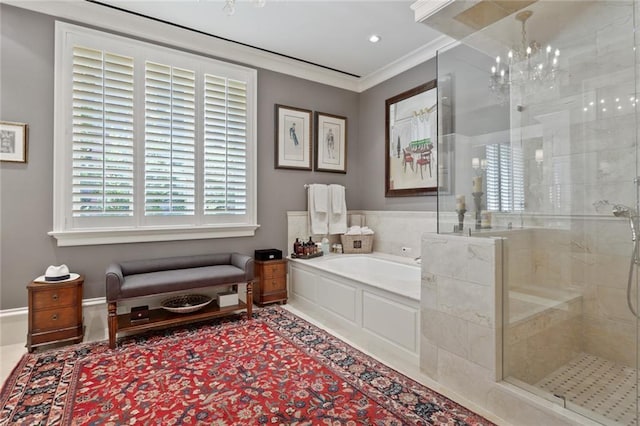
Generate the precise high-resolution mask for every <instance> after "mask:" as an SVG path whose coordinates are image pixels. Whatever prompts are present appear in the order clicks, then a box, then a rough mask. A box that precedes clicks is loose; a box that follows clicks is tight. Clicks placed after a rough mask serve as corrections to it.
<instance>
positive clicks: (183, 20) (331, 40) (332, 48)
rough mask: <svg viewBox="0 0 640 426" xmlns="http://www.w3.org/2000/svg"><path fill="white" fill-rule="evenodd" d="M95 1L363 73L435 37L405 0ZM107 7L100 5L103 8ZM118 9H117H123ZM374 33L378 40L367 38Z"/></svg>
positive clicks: (438, 35)
mask: <svg viewBox="0 0 640 426" xmlns="http://www.w3.org/2000/svg"><path fill="white" fill-rule="evenodd" d="M96 3H102V4H104V5H109V6H113V7H117V8H121V9H123V10H126V11H130V12H135V13H138V14H142V15H145V16H148V17H151V18H156V19H159V20H163V21H167V22H171V23H174V24H177V25H181V26H184V27H188V28H191V29H195V30H198V31H201V32H204V33H207V34H211V35H215V36H218V37H222V38H226V39H229V40H233V41H236V42H240V43H244V44H246V45H250V46H253V47H257V48H261V49H265V50H267V51H271V52H275V53H278V54H280V55H285V56H288V57H292V58H296V59H299V60H302V61H307V62H310V63H313V64H316V65H320V66H323V67H327V68H331V69H334V70H338V71H341V72H344V73H348V74H352V75H355V76H358V77H367V76H370V75H372V74H375V73H376V72H380V71H381V70H383V69H385V68H388V67H389V66H392V65H394V64H397V63H398V62H400V61H403V60H406V59H407V58H410V57H411V55H412V53H413V52H416V51H417V50H419V49H421V48H422V47H423V46H425V45H428V44H430V43H432V42H434V41H435V40H437V39H439V38H440V39H442V34H441V33H439V32H437V31H435V30H433V29H431V28H429V27H428V26H426V25H424V24H420V23H416V22H415V20H414V12H413V10H412V9H411V8H410V5H411V4H412V3H413V1H405V0H393V1H368V0H360V1H341V0H325V1H312V0H266V5H265V6H264V7H262V8H259V7H255V3H254V2H252V1H249V0H239V1H237V3H236V12H235V14H234V15H232V16H228V15H227V14H226V13H225V12H224V11H223V10H222V9H223V7H224V1H222V0H181V1H179V0H178V1H177V0H166V1H161V0H155V1H151V0H99V1H97V2H96ZM103 7H104V8H109V7H108V6H103ZM123 13H125V12H123ZM374 33H375V34H378V35H380V36H381V37H382V40H381V41H380V42H378V43H377V44H373V43H370V42H369V41H368V37H369V36H370V35H371V34H374Z"/></svg>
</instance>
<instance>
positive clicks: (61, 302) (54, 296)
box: [33, 287, 78, 310]
mask: <svg viewBox="0 0 640 426" xmlns="http://www.w3.org/2000/svg"><path fill="white" fill-rule="evenodd" d="M77 295H78V292H77V291H76V289H75V288H71V287H66V288H52V289H47V290H41V291H37V292H34V293H33V308H34V309H35V310H39V309H50V308H57V307H60V306H72V305H75V304H76V303H77V301H78V300H77V297H78V296H77Z"/></svg>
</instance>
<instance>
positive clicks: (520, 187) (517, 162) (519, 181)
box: [511, 145, 524, 212]
mask: <svg viewBox="0 0 640 426" xmlns="http://www.w3.org/2000/svg"><path fill="white" fill-rule="evenodd" d="M511 152H512V154H511V156H512V164H513V211H515V212H521V211H524V158H523V157H524V155H523V153H522V147H521V146H518V145H514V146H513V147H512V151H511Z"/></svg>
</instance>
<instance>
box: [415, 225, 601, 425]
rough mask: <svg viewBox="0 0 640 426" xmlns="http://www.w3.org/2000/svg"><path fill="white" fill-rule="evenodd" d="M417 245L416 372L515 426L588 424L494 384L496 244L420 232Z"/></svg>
mask: <svg viewBox="0 0 640 426" xmlns="http://www.w3.org/2000/svg"><path fill="white" fill-rule="evenodd" d="M422 244H423V246H422V251H423V257H422V285H421V304H420V313H421V327H422V328H421V339H420V340H421V346H420V367H421V369H422V371H423V372H424V373H425V374H427V375H428V376H430V377H432V378H433V379H435V380H437V381H438V382H439V383H440V384H442V385H443V386H445V387H447V388H449V389H451V390H453V391H454V392H458V393H460V394H461V395H462V396H463V397H465V398H467V399H469V400H471V401H473V402H474V403H476V404H478V405H480V406H482V407H485V408H486V409H488V410H490V411H492V412H495V413H496V414H497V415H498V416H500V417H501V418H503V419H505V420H507V421H509V422H512V423H513V424H514V425H515V424H517V425H519V426H520V425H522V426H527V425H531V426H533V425H536V426H537V425H541V424H544V425H548V426H551V425H595V424H596V423H595V422H591V421H589V420H587V419H585V418H583V417H581V416H579V415H577V414H575V413H572V412H570V411H568V410H563V409H561V408H560V406H559V405H558V404H556V403H552V402H551V401H546V400H544V399H542V398H539V397H536V396H535V395H532V394H530V393H529V392H527V391H524V390H522V389H519V388H517V387H515V386H513V385H510V384H507V383H505V382H501V379H502V353H501V346H502V308H501V305H502V285H503V283H502V277H503V275H502V273H501V271H502V262H503V253H504V251H503V247H502V245H503V241H502V239H500V238H481V237H463V236H459V235H442V234H440V235H437V234H423V237H422ZM426 253H429V255H428V256H427V255H426Z"/></svg>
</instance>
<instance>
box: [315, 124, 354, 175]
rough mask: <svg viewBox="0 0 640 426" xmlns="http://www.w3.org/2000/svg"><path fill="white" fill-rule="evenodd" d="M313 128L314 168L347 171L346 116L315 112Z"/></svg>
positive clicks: (320, 170) (322, 170) (335, 171)
mask: <svg viewBox="0 0 640 426" xmlns="http://www.w3.org/2000/svg"><path fill="white" fill-rule="evenodd" d="M315 128H316V141H315V142H316V143H315V146H316V150H315V151H316V161H315V170H317V171H319V172H333V173H347V117H341V116H339V115H333V114H325V113H323V112H316V113H315Z"/></svg>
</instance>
